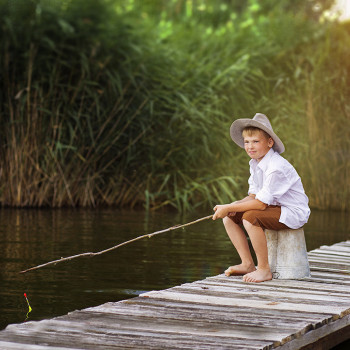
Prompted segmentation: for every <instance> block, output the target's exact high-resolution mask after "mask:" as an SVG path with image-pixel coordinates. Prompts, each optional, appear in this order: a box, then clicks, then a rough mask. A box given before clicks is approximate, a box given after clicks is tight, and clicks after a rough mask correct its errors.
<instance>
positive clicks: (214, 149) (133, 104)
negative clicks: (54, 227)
mask: <svg viewBox="0 0 350 350" xmlns="http://www.w3.org/2000/svg"><path fill="white" fill-rule="evenodd" d="M53 3H55V6H54V7H52V4H51V5H49V4H50V2H49V1H44V0H42V1H37V2H35V1H34V2H32V3H31V4H32V6H34V7H33V9H32V15H31V17H30V18H29V19H28V18H26V20H23V21H20V22H19V19H21V18H22V19H23V13H21V11H17V12H16V11H15V10H13V9H12V10H11V11H12V12H11V11H9V10H8V11H7V13H6V16H5V20H4V22H3V23H2V25H1V40H0V42H1V45H2V47H1V50H2V54H1V56H0V74H1V77H2V78H3V79H1V82H0V84H2V86H1V92H0V101H1V106H0V113H1V130H0V133H1V140H2V141H3V142H2V148H1V158H0V162H1V169H2V170H1V173H0V176H1V188H0V201H1V203H2V205H5V206H19V207H23V206H29V207H31V206H37V207H42V206H51V207H61V206H96V205H104V204H107V205H117V206H120V207H121V206H129V207H135V206H139V205H143V206H144V207H146V208H149V209H150V208H153V209H159V208H165V207H173V208H175V209H178V210H183V211H189V210H193V209H195V208H198V207H205V208H208V207H209V208H210V207H211V206H212V205H213V204H215V203H218V202H229V201H233V200H235V199H237V198H239V197H241V196H244V195H245V193H246V191H247V176H248V161H249V159H248V158H247V156H246V155H245V154H244V151H242V150H240V149H238V147H237V146H235V145H234V144H233V142H232V141H231V140H230V137H229V132H228V130H229V127H230V124H231V123H232V121H233V120H234V119H236V118H240V117H252V116H253V115H254V113H256V112H258V111H259V112H264V113H266V114H267V115H268V116H269V117H270V118H271V120H272V123H273V126H274V129H275V130H276V131H277V133H278V134H279V135H280V136H281V138H282V140H283V141H284V142H285V144H286V149H287V150H286V153H285V157H286V158H287V159H289V160H290V161H291V162H292V163H293V164H294V165H295V166H296V168H297V170H298V171H299V173H300V175H301V176H302V178H303V182H304V186H305V189H306V192H307V194H308V195H309V197H310V200H311V205H312V206H313V207H319V208H335V209H348V205H347V203H349V189H348V186H347V183H349V165H348V164H349V162H347V159H348V157H349V142H348V141H347V139H346V140H344V135H343V133H342V132H343V130H346V128H347V127H349V125H348V124H349V121H348V120H349V104H348V95H349V88H348V86H349V76H348V74H349V73H348V72H349V63H347V62H348V60H347V59H346V57H348V54H349V52H348V47H350V46H349V45H348V43H349V40H350V39H349V38H350V35H349V28H348V27H347V26H346V25H338V24H327V23H325V24H322V23H319V22H318V21H315V20H314V18H311V19H310V18H307V17H305V16H304V13H302V12H300V13H298V14H297V15H295V13H294V14H293V15H291V12H289V11H291V10H290V9H289V8H288V7H283V6H281V7H280V8H278V7H276V6H271V7H270V8H268V6H266V8H265V7H264V8H263V7H259V4H258V2H255V1H250V2H249V3H250V6H245V7H241V6H240V5H239V3H235V2H232V4H231V5H227V4H226V3H225V4H226V5H225V6H222V5H223V4H224V3H221V4H219V5H220V6H219V5H218V2H214V1H213V2H205V1H203V2H201V6H202V5H203V4H207V6H212V8H211V10H210V11H209V10H208V8H207V10H205V8H204V7H202V8H201V10H199V9H198V8H199V7H196V5H195V3H194V2H181V1H179V2H175V1H170V2H166V3H163V2H155V4H157V5H159V8H158V9H157V7H156V6H155V5H154V2H153V3H152V6H150V4H149V3H148V2H135V3H133V2H127V1H126V2H123V3H121V2H118V1H107V0H104V1H99V2H96V1H92V0H85V1H82V0H75V1H74V2H70V1H65V2H61V3H60V2H58V3H57V2H53ZM271 3H272V2H271ZM283 3H284V4H287V2H283ZM45 4H46V5H47V6H46V5H45ZM186 4H187V5H186ZM301 4H302V2H301V3H300V4H299V5H300V6H302V5H301ZM189 5H191V6H189ZM265 5H266V4H265ZM38 6H39V7H38ZM198 6H199V5H198ZM203 6H204V5H203ZM230 6H231V7H230ZM257 6H258V7H257ZM294 10H295V9H294ZM5 12H6V11H5ZM5 12H4V13H5ZM26 13H28V11H27V12H26ZM27 17H28V16H27ZM18 23H21V25H18ZM340 42H341V43H344V44H342V45H340V44H339V43H340ZM344 142H345V146H344Z"/></svg>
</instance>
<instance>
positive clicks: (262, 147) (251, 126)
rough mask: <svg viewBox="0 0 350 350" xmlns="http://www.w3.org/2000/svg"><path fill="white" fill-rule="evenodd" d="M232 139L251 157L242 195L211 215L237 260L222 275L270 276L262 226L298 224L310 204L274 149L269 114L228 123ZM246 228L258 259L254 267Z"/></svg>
mask: <svg viewBox="0 0 350 350" xmlns="http://www.w3.org/2000/svg"><path fill="white" fill-rule="evenodd" d="M230 134H231V138H232V140H233V141H234V142H235V143H236V144H237V145H238V146H240V147H241V148H245V150H246V152H247V153H248V155H249V157H250V158H251V160H250V162H249V165H250V178H249V180H248V183H249V190H248V196H247V197H245V198H243V199H241V200H239V201H236V202H233V203H231V204H224V205H216V206H215V207H214V211H215V213H214V215H213V220H216V219H219V218H221V219H223V222H224V226H225V229H226V231H227V234H228V236H229V237H230V239H231V241H232V243H233V245H234V246H235V248H236V249H237V252H238V254H239V256H240V258H241V260H242V263H241V264H240V265H235V266H230V267H229V268H228V269H227V270H226V271H225V275H226V276H230V275H243V281H245V282H263V281H268V280H271V279H272V273H271V270H270V266H269V262H268V252H267V242H266V237H265V232H264V229H270V230H283V229H288V228H292V229H297V228H300V227H302V226H303V225H304V224H305V223H306V222H307V220H308V218H309V215H310V209H309V206H308V202H309V200H308V197H307V196H306V194H305V192H304V188H303V185H302V183H301V180H300V177H299V175H298V173H297V172H296V170H295V169H294V167H293V166H292V165H291V164H290V163H289V162H288V161H287V160H286V159H284V158H283V157H282V156H280V153H282V152H284V145H283V143H282V141H281V140H280V139H279V138H278V136H277V135H276V134H275V133H274V132H273V130H272V126H271V124H270V121H269V119H268V118H267V117H266V116H265V115H264V114H261V113H257V114H255V116H254V118H253V119H237V120H236V121H234V122H233V124H232V125H231V128H230ZM241 225H243V226H244V228H245V229H246V231H247V233H248V235H249V237H250V240H251V243H252V246H253V249H254V251H255V254H256V257H257V261H258V265H257V268H255V265H254V261H253V258H252V255H251V254H250V251H249V246H248V241H247V238H246V236H245V233H244V231H243V229H242V228H241Z"/></svg>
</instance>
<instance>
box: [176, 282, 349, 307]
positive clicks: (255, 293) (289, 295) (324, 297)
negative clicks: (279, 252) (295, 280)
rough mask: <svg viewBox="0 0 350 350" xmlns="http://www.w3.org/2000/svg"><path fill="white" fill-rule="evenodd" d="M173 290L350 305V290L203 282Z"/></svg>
mask: <svg viewBox="0 0 350 350" xmlns="http://www.w3.org/2000/svg"><path fill="white" fill-rule="evenodd" d="M172 290H173V291H179V292H181V291H184V292H187V291H193V292H195V291H198V293H199V294H204V293H205V294H210V295H213V294H215V295H217V296H228V295H234V296H235V298H248V299H250V298H251V297H254V298H256V297H259V298H263V299H267V300H271V299H274V300H277V299H278V300H290V301H293V302H303V301H307V302H308V301H310V300H312V301H313V302H315V301H318V302H321V303H324V302H325V301H327V302H328V301H329V302H337V303H339V304H345V306H346V305H349V297H350V290H349V293H348V294H347V295H345V296H342V295H339V294H337V295H330V294H329V293H326V292H322V291H317V292H313V293H311V292H310V291H309V292H308V293H303V292H302V291H300V292H299V293H295V290H289V291H286V290H284V289H280V290H278V291H276V289H269V290H266V289H265V290H262V289H249V290H247V291H242V290H237V289H233V288H231V287H229V286H218V285H215V284H210V285H206V286H204V285H203V284H202V283H201V284H195V283H193V284H187V285H182V286H179V287H176V288H173V289H172Z"/></svg>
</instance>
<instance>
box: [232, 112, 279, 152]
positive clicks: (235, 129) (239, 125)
mask: <svg viewBox="0 0 350 350" xmlns="http://www.w3.org/2000/svg"><path fill="white" fill-rule="evenodd" d="M247 126H253V127H255V128H259V129H261V130H264V131H265V132H267V133H268V134H269V135H270V136H271V137H272V139H273V140H274V141H275V143H274V145H273V147H272V148H273V149H274V150H275V151H276V152H278V153H280V154H281V153H283V152H284V145H283V142H282V141H281V140H280V138H279V137H278V136H277V135H276V134H275V133H274V132H273V130H272V126H271V123H270V121H269V119H268V118H267V117H266V115H265V114H262V113H256V114H255V116H254V118H253V119H248V118H246V119H237V120H235V121H234V122H233V123H232V125H231V128H230V135H231V138H232V140H233V141H234V142H235V143H236V144H237V145H238V146H239V147H241V148H244V140H243V136H242V131H243V129H244V128H246V127H247Z"/></svg>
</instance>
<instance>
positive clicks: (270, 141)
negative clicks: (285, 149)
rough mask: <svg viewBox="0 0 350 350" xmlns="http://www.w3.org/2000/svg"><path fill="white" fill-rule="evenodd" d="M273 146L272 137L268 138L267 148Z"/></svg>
mask: <svg viewBox="0 0 350 350" xmlns="http://www.w3.org/2000/svg"><path fill="white" fill-rule="evenodd" d="M274 144H275V141H274V140H273V138H272V137H270V138H269V143H268V146H269V147H270V148H272V147H273V145H274Z"/></svg>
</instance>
